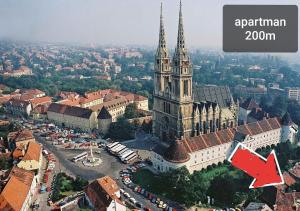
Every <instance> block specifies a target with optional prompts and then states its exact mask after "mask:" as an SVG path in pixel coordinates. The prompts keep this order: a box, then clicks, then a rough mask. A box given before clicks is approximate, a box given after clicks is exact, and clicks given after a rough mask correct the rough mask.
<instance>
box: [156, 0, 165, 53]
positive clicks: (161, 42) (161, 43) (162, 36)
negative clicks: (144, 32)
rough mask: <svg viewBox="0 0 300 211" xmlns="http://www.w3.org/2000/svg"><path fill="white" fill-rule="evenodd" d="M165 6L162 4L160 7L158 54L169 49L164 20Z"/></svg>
mask: <svg viewBox="0 0 300 211" xmlns="http://www.w3.org/2000/svg"><path fill="white" fill-rule="evenodd" d="M162 10H163V4H162V3H161V5H160V26H159V43H158V49H157V51H158V53H159V52H160V51H161V50H163V49H166V47H167V42H166V33H165V27H164V20H163V14H162V12H163V11H162Z"/></svg>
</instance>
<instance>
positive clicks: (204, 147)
mask: <svg viewBox="0 0 300 211" xmlns="http://www.w3.org/2000/svg"><path fill="white" fill-rule="evenodd" d="M161 10H162V9H161ZM192 75H193V73H192V63H191V59H190V57H189V54H188V51H187V48H186V43H185V38H184V30H183V18H182V7H181V4H180V11H179V24H178V37H177V45H176V49H175V53H174V56H173V58H172V60H171V59H170V57H169V53H168V50H167V44H166V34H165V29H164V23H163V17H162V11H161V16H160V30H159V45H158V48H157V52H156V60H155V73H154V93H153V96H154V106H153V135H155V136H157V137H158V138H159V139H160V142H159V143H158V144H157V145H156V146H155V147H154V148H153V149H151V150H150V157H149V159H150V160H151V162H152V164H153V168H154V169H156V170H157V171H161V172H165V171H169V170H171V169H175V168H180V167H183V166H184V167H186V168H187V170H188V171H189V172H190V173H192V172H194V171H200V170H201V169H204V168H207V167H208V166H210V165H213V164H219V163H222V162H224V161H225V160H226V159H228V157H229V156H230V155H231V153H232V150H234V149H235V147H236V146H237V145H238V144H239V143H243V144H244V145H245V146H247V147H249V148H251V149H253V150H256V149H258V148H262V147H266V146H271V145H276V144H278V143H281V142H286V141H287V140H290V141H291V142H294V141H295V137H296V134H297V133H298V126H297V125H296V124H295V123H293V122H292V120H291V118H290V116H289V115H288V114H286V115H285V116H284V117H283V118H282V119H281V118H278V117H273V118H269V117H268V116H266V117H264V118H262V119H261V120H259V121H254V122H250V123H248V124H246V123H245V124H242V125H239V126H238V125H237V122H238V119H237V118H238V110H239V102H238V101H234V100H233V98H232V95H231V94H230V90H229V88H228V87H218V86H202V87H194V88H193V83H192ZM247 107H248V106H247Z"/></svg>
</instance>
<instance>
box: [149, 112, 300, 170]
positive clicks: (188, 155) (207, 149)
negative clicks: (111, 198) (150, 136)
mask: <svg viewBox="0 0 300 211" xmlns="http://www.w3.org/2000/svg"><path fill="white" fill-rule="evenodd" d="M297 132H298V130H296V126H295V124H291V123H289V124H287V120H286V118H283V119H279V118H277V117H275V118H269V119H264V120H261V121H258V122H253V123H249V124H244V125H240V126H237V127H234V128H227V129H223V130H219V131H216V132H212V133H209V134H202V135H200V136H194V137H185V138H182V139H180V140H179V139H178V140H176V141H174V142H173V143H172V144H171V145H170V146H166V145H162V144H160V145H157V146H156V147H155V148H154V150H153V151H152V152H151V153H152V155H151V161H152V163H153V166H154V168H155V169H157V170H159V171H169V170H170V169H175V168H179V167H182V166H185V167H186V168H187V169H188V170H189V172H191V173H192V172H193V171H196V170H197V171H199V170H201V169H204V168H207V167H208V166H210V165H212V164H218V163H220V162H221V163H222V162H224V161H225V160H226V159H227V158H228V157H229V156H230V154H231V152H232V150H233V149H234V148H235V146H236V145H237V144H238V143H240V142H242V143H243V144H244V145H246V146H247V147H249V148H251V149H253V150H256V149H258V148H261V147H266V146H271V145H276V144H278V143H280V142H285V141H287V140H290V141H291V142H293V141H294V139H293V138H294V137H295V134H296V133H297Z"/></svg>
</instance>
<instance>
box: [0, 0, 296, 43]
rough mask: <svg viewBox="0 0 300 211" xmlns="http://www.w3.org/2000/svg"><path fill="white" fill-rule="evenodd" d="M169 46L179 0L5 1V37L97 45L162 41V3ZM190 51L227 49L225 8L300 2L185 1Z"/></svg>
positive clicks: (0, 15)
mask: <svg viewBox="0 0 300 211" xmlns="http://www.w3.org/2000/svg"><path fill="white" fill-rule="evenodd" d="M161 2H163V15H164V21H165V28H166V33H167V42H168V47H169V48H173V47H174V46H175V42H176V37H177V26H178V10H179V0H164V1H161V0H9V1H8V0H0V28H1V30H0V39H12V40H21V41H31V42H36V41H43V42H54V43H56V42H62V43H75V44H91V45H146V46H151V47H155V46H156V45H157V42H158V30H159V12H160V3H161ZM182 4H183V17H184V26H185V36H186V40H187V46H188V48H193V47H214V48H215V47H218V48H221V47H222V8H223V5H224V4H297V5H299V3H298V1H296V0H281V1H280V0H231V1H230V0H224V1H221V0H209V1H208V0H207V1H204V0H202V1H199V0H182Z"/></svg>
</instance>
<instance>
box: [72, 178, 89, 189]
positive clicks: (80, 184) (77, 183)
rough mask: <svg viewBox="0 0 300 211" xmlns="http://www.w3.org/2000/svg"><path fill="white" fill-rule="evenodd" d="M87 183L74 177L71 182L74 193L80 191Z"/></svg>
mask: <svg viewBox="0 0 300 211" xmlns="http://www.w3.org/2000/svg"><path fill="white" fill-rule="evenodd" d="M88 184H89V182H88V181H87V180H85V179H83V178H81V177H79V176H76V179H75V180H74V182H73V188H74V190H75V191H81V190H83V188H84V187H85V186H87V185H88Z"/></svg>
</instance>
